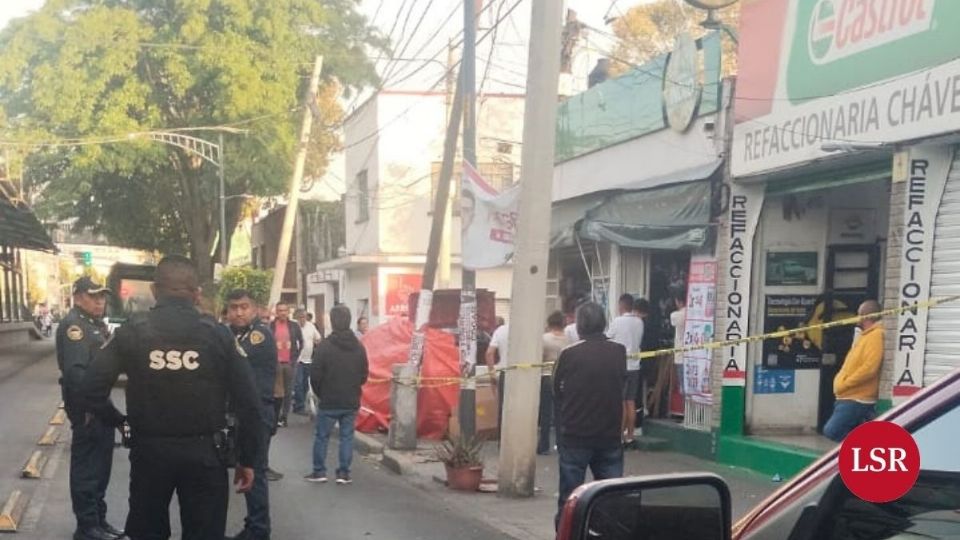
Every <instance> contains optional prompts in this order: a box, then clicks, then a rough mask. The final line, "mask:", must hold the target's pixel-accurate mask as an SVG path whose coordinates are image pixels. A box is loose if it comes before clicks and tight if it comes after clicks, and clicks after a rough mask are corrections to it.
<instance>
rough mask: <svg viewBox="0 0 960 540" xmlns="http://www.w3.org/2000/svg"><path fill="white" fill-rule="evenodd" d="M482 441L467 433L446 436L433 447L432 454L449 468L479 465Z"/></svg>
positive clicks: (481, 457)
mask: <svg viewBox="0 0 960 540" xmlns="http://www.w3.org/2000/svg"><path fill="white" fill-rule="evenodd" d="M483 443H484V440H483V439H482V438H480V437H471V436H469V435H462V434H461V435H460V436H458V437H455V438H452V437H448V438H447V440H445V441H444V442H443V443H442V444H440V445H437V446H436V447H434V455H435V456H436V458H437V460H439V461H441V462H442V463H443V464H444V465H447V466H448V467H451V468H461V467H479V466H481V465H483Z"/></svg>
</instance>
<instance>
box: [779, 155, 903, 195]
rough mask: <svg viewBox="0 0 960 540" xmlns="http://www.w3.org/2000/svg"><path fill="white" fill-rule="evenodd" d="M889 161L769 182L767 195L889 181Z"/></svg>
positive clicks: (890, 173)
mask: <svg viewBox="0 0 960 540" xmlns="http://www.w3.org/2000/svg"><path fill="white" fill-rule="evenodd" d="M892 168H893V167H892V165H891V163H890V161H889V160H884V161H883V162H881V163H869V164H866V165H859V166H857V167H855V168H847V169H842V171H841V172H820V173H816V174H806V175H803V176H798V177H793V178H790V179H789V180H782V181H770V182H767V189H766V192H767V195H768V196H775V195H790V194H793V193H803V192H806V191H817V190H821V189H827V188H832V187H839V186H846V185H850V184H860V183H863V182H874V181H877V180H887V179H889V178H890V176H891V175H892Z"/></svg>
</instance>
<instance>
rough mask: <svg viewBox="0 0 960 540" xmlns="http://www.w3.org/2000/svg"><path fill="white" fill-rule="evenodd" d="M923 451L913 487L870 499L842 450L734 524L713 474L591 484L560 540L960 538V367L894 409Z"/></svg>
mask: <svg viewBox="0 0 960 540" xmlns="http://www.w3.org/2000/svg"><path fill="white" fill-rule="evenodd" d="M879 420H887V421H890V422H893V423H895V424H898V425H900V426H902V427H903V428H904V429H906V430H907V431H908V432H910V433H911V434H912V435H913V437H914V439H915V440H916V442H917V446H918V447H919V449H920V475H919V477H918V479H917V482H916V484H915V485H914V487H913V489H911V490H910V491H909V492H908V493H907V494H906V495H904V496H903V497H901V498H900V499H898V500H896V501H893V502H888V503H882V504H877V503H871V502H866V501H863V500H861V499H859V498H857V497H856V496H854V495H853V494H851V493H850V491H849V490H848V489H847V488H846V486H845V485H844V484H843V481H842V480H841V479H840V474H839V472H838V469H837V456H838V453H839V447H837V448H835V449H834V450H833V451H831V452H829V453H827V454H826V455H824V456H823V457H822V458H821V459H819V460H818V461H817V462H815V463H814V464H812V465H811V466H810V467H808V468H807V469H805V470H804V471H802V472H801V473H800V474H798V475H797V476H796V477H795V478H793V479H792V480H791V481H790V482H789V483H787V484H786V485H784V486H783V487H782V488H781V489H779V490H777V491H776V492H775V493H773V494H772V495H770V497H768V498H767V499H766V500H765V501H763V502H762V503H760V504H759V505H758V506H757V507H755V508H754V509H753V510H752V511H750V512H748V513H747V514H746V515H745V516H744V517H743V518H742V519H740V520H739V521H738V522H737V523H736V524H735V525H731V521H732V520H731V504H730V491H729V489H728V487H727V485H726V483H725V482H724V481H723V479H721V478H720V477H718V476H716V475H712V474H678V475H661V476H647V477H635V478H624V479H619V480H609V481H603V482H594V483H591V484H586V485H584V486H581V487H580V488H579V489H578V490H576V491H575V492H574V493H573V494H572V495H571V497H570V499H569V500H568V501H567V504H566V506H565V507H564V512H563V516H562V517H561V520H560V530H559V532H558V536H557V538H558V540H586V539H588V538H589V539H595V538H596V539H622V540H627V539H629V540H634V539H661V538H662V539H678V540H686V539H691V540H692V539H696V540H839V539H845V540H867V539H869V540H879V539H897V540H908V539H909V540H913V539H917V540H919V539H930V538H947V539H960V452H958V451H957V447H958V443H960V370H956V371H954V372H953V373H951V374H950V375H948V376H946V377H944V378H943V379H941V380H940V381H938V382H937V383H936V384H934V385H932V386H930V387H929V388H927V389H925V390H923V391H921V392H920V393H918V394H917V395H915V396H914V397H913V398H911V399H910V400H908V401H906V402H904V403H903V404H901V405H900V406H898V407H896V408H894V409H892V410H890V411H889V412H887V413H886V414H884V415H883V416H882V417H880V418H879Z"/></svg>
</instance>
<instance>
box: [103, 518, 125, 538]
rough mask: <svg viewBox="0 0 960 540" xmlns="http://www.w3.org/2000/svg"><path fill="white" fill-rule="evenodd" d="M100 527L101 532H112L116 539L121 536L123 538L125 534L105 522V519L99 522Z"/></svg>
mask: <svg viewBox="0 0 960 540" xmlns="http://www.w3.org/2000/svg"><path fill="white" fill-rule="evenodd" d="M100 528H101V529H103V532H105V533H107V534H112V535H113V537H114V538H116V539H117V540H120V539H121V538H124V537H125V536H126V534H125V533H124V532H123V531H121V530H120V529H118V528H116V527H114V526H113V525H111V524H109V523H107V522H106V521H104V522H102V523H100Z"/></svg>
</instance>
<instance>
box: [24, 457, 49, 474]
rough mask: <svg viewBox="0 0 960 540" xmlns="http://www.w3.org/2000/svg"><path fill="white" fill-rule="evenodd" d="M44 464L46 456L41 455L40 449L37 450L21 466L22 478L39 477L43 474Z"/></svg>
mask: <svg viewBox="0 0 960 540" xmlns="http://www.w3.org/2000/svg"><path fill="white" fill-rule="evenodd" d="M46 464H47V457H46V456H44V455H43V452H42V451H40V450H37V451H36V452H34V453H33V455H31V456H30V459H29V460H27V464H26V465H24V466H23V471H22V473H21V476H23V477H24V478H40V476H41V475H42V474H43V466H44V465H46Z"/></svg>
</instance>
